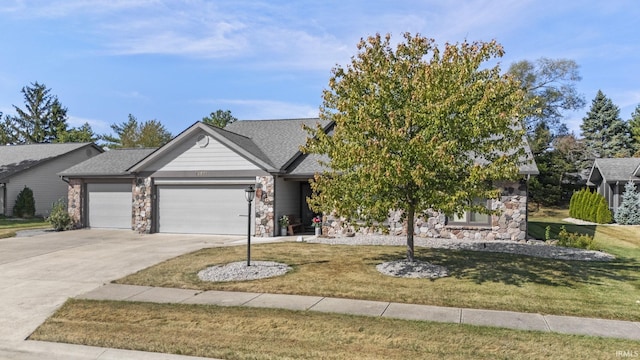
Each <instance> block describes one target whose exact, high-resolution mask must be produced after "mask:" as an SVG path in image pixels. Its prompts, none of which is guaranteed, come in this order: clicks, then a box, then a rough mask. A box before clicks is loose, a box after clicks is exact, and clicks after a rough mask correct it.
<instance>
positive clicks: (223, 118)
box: [202, 109, 238, 128]
mask: <svg viewBox="0 0 640 360" xmlns="http://www.w3.org/2000/svg"><path fill="white" fill-rule="evenodd" d="M236 121H238V119H236V118H235V117H234V116H233V115H231V110H221V109H218V110H216V111H215V112H212V113H211V114H209V116H206V117H203V118H202V122H203V123H205V124H209V125H213V126H217V127H219V128H224V127H225V126H227V125H229V124H231V123H234V122H236Z"/></svg>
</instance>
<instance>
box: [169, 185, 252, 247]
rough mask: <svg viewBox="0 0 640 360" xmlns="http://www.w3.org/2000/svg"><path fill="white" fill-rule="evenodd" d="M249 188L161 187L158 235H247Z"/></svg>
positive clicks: (223, 186) (209, 186)
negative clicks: (162, 233)
mask: <svg viewBox="0 0 640 360" xmlns="http://www.w3.org/2000/svg"><path fill="white" fill-rule="evenodd" d="M245 188H246V185H162V186H158V188H157V189H158V231H159V232H164V233H187V234H225V235H243V234H246V233H247V200H246V199H245V195H244V189H245Z"/></svg>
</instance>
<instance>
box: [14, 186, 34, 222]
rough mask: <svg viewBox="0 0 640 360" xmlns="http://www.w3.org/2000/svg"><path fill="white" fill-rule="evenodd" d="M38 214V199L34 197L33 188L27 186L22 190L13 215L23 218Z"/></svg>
mask: <svg viewBox="0 0 640 360" xmlns="http://www.w3.org/2000/svg"><path fill="white" fill-rule="evenodd" d="M35 214H36V200H35V199H34V197H33V190H31V189H30V188H28V187H27V186H25V187H24V189H22V191H20V193H19V194H18V197H17V198H16V203H15V205H14V206H13V216H17V217H21V218H32V217H33V216H34V215H35Z"/></svg>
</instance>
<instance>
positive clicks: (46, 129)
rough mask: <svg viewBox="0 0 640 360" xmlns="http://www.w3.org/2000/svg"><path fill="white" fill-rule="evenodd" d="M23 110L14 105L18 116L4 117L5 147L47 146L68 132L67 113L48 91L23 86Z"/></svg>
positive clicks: (45, 88)
mask: <svg viewBox="0 0 640 360" xmlns="http://www.w3.org/2000/svg"><path fill="white" fill-rule="evenodd" d="M21 92H22V94H23V95H24V104H25V108H24V109H22V108H20V107H18V106H16V105H13V108H14V109H15V111H16V113H17V115H13V116H6V119H5V121H4V122H3V127H4V129H3V133H4V134H5V135H6V137H7V140H8V141H7V142H8V143H13V144H32V143H50V142H53V141H55V140H56V138H57V137H58V135H59V134H60V133H62V132H64V131H66V130H67V109H66V108H65V107H63V106H62V104H60V101H59V100H58V97H57V96H55V95H53V94H51V89H49V88H47V87H46V86H45V85H44V84H40V83H38V82H35V83H32V84H31V86H25V87H23V88H22V90H21Z"/></svg>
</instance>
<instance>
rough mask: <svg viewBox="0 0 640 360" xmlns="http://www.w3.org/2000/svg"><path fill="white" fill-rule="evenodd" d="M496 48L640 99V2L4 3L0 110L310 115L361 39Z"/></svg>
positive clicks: (101, 125) (586, 91)
mask: <svg viewBox="0 0 640 360" xmlns="http://www.w3.org/2000/svg"><path fill="white" fill-rule="evenodd" d="M406 31H409V32H411V33H420V34H422V35H424V36H428V37H432V38H434V39H435V40H436V42H437V43H438V44H439V45H442V44H444V43H445V42H460V41H463V40H465V39H466V40H469V41H476V40H480V41H489V40H491V39H496V40H497V41H498V42H499V43H501V44H502V45H503V46H504V48H505V50H506V55H505V56H504V57H503V58H502V59H500V63H501V66H502V68H503V70H506V69H507V68H508V67H509V65H510V64H511V63H513V62H516V61H519V60H532V61H533V60H536V59H538V58H540V57H548V58H552V59H556V58H567V59H573V60H575V61H576V62H577V63H578V64H579V65H580V74H581V75H582V81H580V83H579V84H578V90H579V92H580V93H581V94H583V95H584V96H585V98H586V100H587V106H586V107H585V108H584V109H583V110H581V111H578V112H575V113H573V114H569V116H568V117H567V119H566V120H565V122H566V123H567V124H568V126H569V128H570V129H572V130H574V131H576V132H577V133H578V134H579V125H580V123H581V121H582V118H583V117H584V116H585V114H586V112H587V111H588V109H589V106H590V105H591V100H592V99H593V98H594V97H595V95H596V92H597V91H598V89H601V90H602V91H603V92H604V93H605V95H607V96H608V97H609V98H611V99H612V100H613V102H614V103H615V104H616V105H617V106H619V107H620V109H621V117H622V118H623V119H628V118H630V115H631V112H632V111H633V110H634V109H635V107H636V106H637V105H638V104H640V2H638V1H636V0H628V1H624V0H620V1H618V0H609V1H601V0H599V1H573V0H562V1H558V0H555V1H548V0H515V1H498V0H496V1H488V0H484V1H483V0H477V1H476V0H469V1H442V0H423V1H417V0H416V1H402V0H396V1H375V0H369V1H364V0H362V1H361V0H356V1H349V0H343V1H244V0H230V1H206V0H2V1H1V2H0V39H1V40H2V41H0V45H1V46H2V48H1V49H0V54H1V55H0V111H2V112H4V113H5V114H12V113H14V111H13V108H12V106H11V105H18V106H20V107H23V103H24V102H23V98H22V94H21V93H20V89H21V88H22V87H23V86H25V85H28V84H30V83H31V82H35V81H38V82H40V83H44V84H46V85H47V86H48V87H50V88H52V92H53V93H54V94H55V95H57V96H58V98H59V99H60V102H61V103H62V104H63V105H64V106H66V107H67V108H68V109H69V112H68V115H69V124H70V125H71V126H79V125H81V124H83V123H84V122H89V123H90V124H91V126H92V127H93V129H94V131H95V132H97V133H108V132H110V128H109V125H110V124H113V123H122V122H125V121H126V120H127V115H128V114H133V115H134V116H136V117H137V118H138V120H140V121H145V120H151V119H156V120H159V121H160V122H161V123H162V124H164V125H165V126H166V128H167V129H168V130H169V131H171V132H172V133H173V134H174V135H177V134H178V133H179V132H180V131H182V130H184V129H185V128H187V127H188V126H189V125H191V124H193V123H194V122H196V121H198V120H200V119H201V118H202V117H204V116H207V115H208V114H209V113H210V112H212V111H215V110H217V109H223V110H227V109H228V110H231V112H232V113H233V115H234V116H236V117H237V118H239V119H275V118H300V117H316V116H317V115H318V107H319V105H320V103H321V92H322V89H323V88H326V85H327V82H328V79H329V76H330V72H331V68H332V67H333V66H335V64H340V65H346V64H347V63H348V62H349V60H350V57H351V56H352V55H354V54H355V53H356V44H357V42H358V40H359V39H360V38H361V37H366V36H368V35H372V34H375V33H377V32H378V33H381V34H384V33H391V34H392V36H393V39H395V40H399V39H401V34H402V33H403V32H406Z"/></svg>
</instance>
